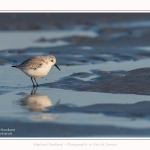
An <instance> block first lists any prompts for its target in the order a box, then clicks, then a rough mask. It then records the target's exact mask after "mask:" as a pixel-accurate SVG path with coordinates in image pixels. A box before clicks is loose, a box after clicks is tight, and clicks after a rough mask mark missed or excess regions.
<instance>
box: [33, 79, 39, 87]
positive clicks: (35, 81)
mask: <svg viewBox="0 0 150 150" xmlns="http://www.w3.org/2000/svg"><path fill="white" fill-rule="evenodd" d="M34 81H35V83H36V86H39V85H38V84H37V82H36V79H35V78H34Z"/></svg>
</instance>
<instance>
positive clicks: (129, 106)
mask: <svg viewBox="0 0 150 150" xmlns="http://www.w3.org/2000/svg"><path fill="white" fill-rule="evenodd" d="M120 25H121V27H127V28H135V27H141V26H142V27H143V26H144V27H145V26H149V22H143V23H135V24H134V23H131V24H128V25H127V24H119V27H120ZM106 27H107V26H106ZM111 27H112V28H117V27H118V24H113V25H111ZM102 28H105V27H104V26H103V27H102ZM91 29H92V30H77V29H76V30H70V31H67V30H48V31H44V30H43V31H9V32H7V31H3V32H2V31H1V32H0V41H1V42H0V44H1V47H0V50H1V51H2V50H15V49H19V50H22V49H26V48H29V47H38V48H39V47H41V48H44V47H56V46H63V45H69V44H70V43H69V42H66V41H63V40H59V38H62V39H63V38H65V37H72V36H81V37H82V36H86V37H97V33H96V32H95V31H96V27H95V29H93V28H91ZM98 29H100V26H98V27H97V30H98ZM109 36H110V37H111V38H112V39H113V38H117V37H120V36H124V33H119V34H118V33H117V34H116V35H111V34H110V35H109ZM114 36H115V37H114ZM14 37H15V38H14ZM106 37H108V36H106ZM42 38H43V39H50V40H51V39H55V38H58V40H56V41H53V42H52V41H51V42H50V41H48V42H47V41H46V42H38V40H39V39H42ZM6 39H7V40H6ZM18 41H19V42H18ZM8 43H9V44H8ZM78 49H79V50H81V51H84V52H83V53H81V54H78V53H77V54H74V55H72V53H71V52H70V53H68V52H66V53H65V56H68V57H65V58H69V57H74V58H77V59H78V58H81V59H82V58H84V57H85V56H84V53H88V52H89V51H92V50H93V47H92V46H85V45H78ZM147 49H149V47H148V48H147ZM147 49H145V48H143V47H142V48H141V50H147ZM97 50H98V49H97ZM44 52H45V51H44V50H43V51H40V50H39V51H38V52H35V53H34V52H33V51H29V50H28V51H27V52H25V53H23V56H24V55H27V56H28V55H29V56H30V55H43V54H45V53H44ZM14 53H15V52H13V53H4V54H3V55H4V57H6V58H7V56H13V54H14ZM58 53H60V52H59V51H58ZM116 53H117V52H116ZM18 55H19V54H18V53H17V56H18ZM114 55H115V54H114ZM115 56H116V55H115ZM125 56H128V55H125ZM97 57H98V58H97ZM99 57H103V59H104V58H105V59H106V60H107V61H103V62H102V61H101V62H98V64H92V63H91V62H90V60H88V61H87V62H88V63H86V64H85V65H77V66H71V65H59V57H58V58H57V59H58V61H57V62H58V66H59V67H60V69H61V71H59V70H58V69H57V68H55V67H52V69H51V71H50V73H49V74H48V75H47V76H46V77H44V78H41V79H37V82H38V83H39V85H40V86H39V87H38V88H37V89H32V82H31V80H30V78H29V77H27V76H26V75H24V74H23V72H21V71H20V70H18V69H16V68H11V65H12V64H10V63H8V64H7V65H4V66H0V70H1V71H0V79H1V83H0V121H1V123H2V122H5V121H8V122H10V125H11V123H14V122H15V123H18V122H19V123H21V122H23V123H26V122H27V123H31V124H33V123H36V124H37V127H38V123H42V125H43V126H42V130H41V131H44V129H45V128H44V125H45V123H49V125H52V126H53V128H55V125H56V124H57V125H58V126H59V129H61V128H62V125H66V126H67V127H66V130H67V131H68V130H69V129H68V126H69V125H70V127H74V126H73V125H79V131H80V130H82V129H83V128H85V129H88V128H87V126H90V127H91V129H94V128H95V127H96V126H98V127H101V126H105V127H108V128H107V129H110V133H109V135H111V136H113V135H114V136H115V133H114V132H115V131H114V129H112V128H111V127H114V128H115V129H117V130H118V129H120V130H122V128H124V129H125V131H126V129H132V130H133V129H137V130H138V131H141V132H142V130H143V129H146V130H148V131H149V129H150V111H149V106H150V96H149V95H144V94H143V95H136V94H119V93H118V94H112V93H111V92H110V93H104V92H88V91H73V90H65V89H56V88H50V87H49V86H48V85H46V83H48V84H49V83H52V82H55V81H58V82H60V83H61V80H60V79H62V80H63V77H66V76H71V75H72V76H73V77H74V78H76V79H79V80H82V81H90V80H93V79H94V78H96V77H97V75H96V74H95V75H92V71H96V70H101V71H103V72H105V71H116V72H117V71H120V70H122V71H129V70H134V69H138V68H145V67H149V64H150V59H141V60H138V61H134V59H133V58H132V59H130V60H129V59H128V61H124V62H115V61H112V60H115V59H111V58H112V57H113V56H112V54H107V53H103V54H101V53H99V54H96V60H97V59H98V60H99ZM88 58H89V56H87V58H86V59H88ZM89 59H90V58H89ZM66 61H67V59H66ZM12 63H16V62H12ZM17 63H18V62H17ZM80 73H83V74H80ZM78 75H79V76H78ZM119 75H120V76H125V74H123V73H122V74H119ZM99 76H100V75H99ZM6 77H7V80H6ZM44 83H45V84H44ZM77 86H81V85H77ZM114 88H115V87H114ZM53 123H54V124H55V125H53ZM5 125H7V126H8V125H9V124H7V123H6V124H5ZM81 126H82V128H81ZM8 127H9V126H8ZM23 128H24V129H27V130H28V128H27V127H26V126H23ZM29 130H30V126H29ZM45 130H46V129H45ZM62 130H64V127H63V129H62ZM72 131H73V129H72ZM16 132H18V133H19V131H16ZM62 132H63V131H62ZM104 132H107V130H106V129H105V130H104ZM91 133H92V130H91ZM60 134H61V133H60ZM93 134H94V132H93ZM147 134H148V136H149V135H150V133H149V132H147ZM103 135H105V133H104V134H103ZM123 135H130V136H131V134H130V132H129V130H127V132H124V133H123V134H122V136H123ZM134 135H136V132H135V134H134ZM137 135H138V134H137ZM144 135H145V133H142V136H144ZM31 136H32V135H31ZM43 136H44V135H43ZM49 136H51V135H49ZM53 136H56V134H54V135H53ZM78 136H80V132H78ZM82 136H83V135H82ZM97 136H102V135H100V134H99V135H97Z"/></svg>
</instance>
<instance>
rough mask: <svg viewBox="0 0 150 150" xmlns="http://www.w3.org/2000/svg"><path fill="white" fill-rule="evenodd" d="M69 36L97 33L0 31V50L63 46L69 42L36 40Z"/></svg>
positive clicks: (80, 31) (92, 35)
mask: <svg viewBox="0 0 150 150" xmlns="http://www.w3.org/2000/svg"><path fill="white" fill-rule="evenodd" d="M70 36H87V37H96V36H97V34H96V33H95V32H93V31H90V30H89V31H88V30H85V31H84V30H83V31H82V30H71V31H65V30H43V31H41V30H40V31H0V45H1V46H0V50H12V49H25V48H28V47H56V46H63V45H67V44H69V43H68V42H66V41H62V40H58V41H56V42H44V43H43V42H37V40H39V39H41V38H46V39H54V38H61V37H70ZM14 37H15V38H14ZM8 43H9V44H8Z"/></svg>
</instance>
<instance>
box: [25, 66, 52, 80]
mask: <svg viewBox="0 0 150 150" xmlns="http://www.w3.org/2000/svg"><path fill="white" fill-rule="evenodd" d="M51 67H52V65H51V64H49V63H43V64H42V65H41V66H40V67H39V68H37V69H23V70H22V71H23V72H24V73H25V74H26V75H28V76H30V77H33V78H41V77H44V76H46V75H47V74H48V72H49V71H50V69H51Z"/></svg>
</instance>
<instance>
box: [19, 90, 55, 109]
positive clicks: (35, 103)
mask: <svg viewBox="0 0 150 150" xmlns="http://www.w3.org/2000/svg"><path fill="white" fill-rule="evenodd" d="M36 90H37V88H33V89H32V91H31V95H28V96H26V97H24V98H21V99H20V100H19V102H20V105H22V106H27V107H28V109H29V110H30V111H44V110H45V109H46V107H49V106H52V105H53V104H52V101H51V100H50V99H49V97H48V96H47V95H44V94H40V93H37V92H36Z"/></svg>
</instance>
